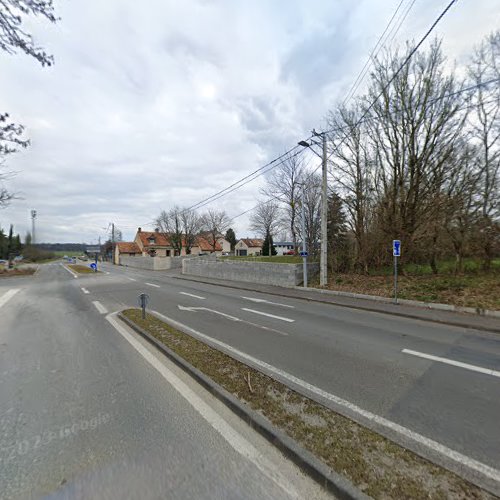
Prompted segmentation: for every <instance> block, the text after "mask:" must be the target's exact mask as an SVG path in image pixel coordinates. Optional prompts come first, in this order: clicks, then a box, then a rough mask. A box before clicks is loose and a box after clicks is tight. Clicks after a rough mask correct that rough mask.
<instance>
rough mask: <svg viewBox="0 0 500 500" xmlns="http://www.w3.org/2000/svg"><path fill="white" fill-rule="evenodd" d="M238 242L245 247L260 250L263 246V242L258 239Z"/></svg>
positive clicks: (245, 239) (243, 239)
mask: <svg viewBox="0 0 500 500" xmlns="http://www.w3.org/2000/svg"><path fill="white" fill-rule="evenodd" d="M240 241H242V242H243V243H245V245H246V246H247V247H253V248H262V246H263V245H264V240H261V239H260V238H242V239H241V240H240Z"/></svg>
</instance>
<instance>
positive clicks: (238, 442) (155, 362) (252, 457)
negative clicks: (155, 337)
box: [106, 313, 300, 499]
mask: <svg viewBox="0 0 500 500" xmlns="http://www.w3.org/2000/svg"><path fill="white" fill-rule="evenodd" d="M115 314H116V313H112V314H109V315H108V316H106V319H107V320H108V321H109V322H110V323H111V325H112V326H113V327H114V328H115V329H116V330H117V331H118V332H119V333H120V334H121V335H122V336H123V338H124V339H125V340H127V341H128V342H129V343H130V344H131V346H132V347H133V348H134V349H135V350H136V351H137V352H138V353H139V354H140V355H141V356H142V357H143V358H144V359H145V360H146V361H148V363H150V364H151V366H153V368H155V369H156V370H157V371H158V372H159V373H160V375H161V376H162V377H163V378H164V379H165V380H166V381H167V382H168V383H169V384H170V385H171V386H172V387H173V388H174V389H175V390H176V391H177V392H178V393H179V394H180V395H181V396H182V397H183V398H184V399H185V400H186V401H187V402H188V403H189V404H190V405H191V406H192V407H193V408H194V410H196V411H197V412H198V413H199V414H200V415H201V417H202V418H203V419H204V420H205V421H206V422H208V424H210V425H211V426H212V427H213V428H214V429H215V430H216V431H217V432H218V433H219V434H220V435H221V436H222V438H223V439H225V440H226V441H227V442H228V443H229V445H230V446H231V447H232V448H234V449H235V450H236V451H237V452H238V453H239V454H240V455H242V456H243V457H245V458H246V459H247V460H249V461H251V462H252V463H253V464H254V465H255V466H256V467H257V468H258V469H259V470H260V471H261V472H262V473H263V474H264V475H265V476H266V477H268V478H269V479H271V480H272V481H273V482H274V483H276V484H277V485H278V486H279V487H280V488H281V489H283V490H284V491H285V492H286V493H287V494H288V495H289V496H291V497H292V498H296V499H298V498H300V496H299V494H298V492H297V491H296V490H295V488H294V487H293V486H292V485H291V484H290V482H289V480H288V479H286V478H285V477H284V476H283V475H282V473H281V472H280V471H279V470H278V468H277V467H276V465H275V464H273V463H272V462H271V461H270V460H269V459H268V458H267V457H265V456H264V455H263V454H262V453H260V452H259V451H258V450H257V448H255V446H254V445H253V444H252V443H250V441H248V440H247V439H246V438H245V437H244V436H242V435H241V434H240V433H239V432H238V431H236V429H234V428H233V427H231V425H229V424H228V423H227V422H226V420H224V419H223V418H222V417H221V416H220V415H219V414H218V413H217V412H216V411H215V410H214V409H213V408H211V407H210V406H209V405H208V404H207V403H205V401H203V400H202V399H201V398H200V397H199V396H198V395H197V394H196V393H195V392H194V391H193V390H192V389H190V388H189V387H188V386H187V385H186V384H185V383H184V382H183V381H182V380H181V379H180V378H178V377H177V375H175V374H174V373H173V372H172V371H170V370H169V369H168V368H167V367H166V366H165V365H164V364H163V363H162V362H161V361H160V360H159V359H158V358H157V357H156V356H154V355H153V354H152V353H151V352H150V351H149V350H148V349H146V348H145V347H144V346H143V345H142V344H141V343H140V342H139V341H138V340H137V339H135V338H134V337H133V336H132V334H131V333H129V332H128V331H127V330H126V329H125V327H124V326H122V325H121V324H120V323H118V321H117V320H116V319H115Z"/></svg>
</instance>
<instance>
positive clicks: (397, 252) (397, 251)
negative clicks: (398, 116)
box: [392, 240, 401, 257]
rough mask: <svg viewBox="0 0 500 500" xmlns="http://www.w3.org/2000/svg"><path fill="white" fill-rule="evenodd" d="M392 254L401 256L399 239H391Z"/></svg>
mask: <svg viewBox="0 0 500 500" xmlns="http://www.w3.org/2000/svg"><path fill="white" fill-rule="evenodd" d="M392 255H394V257H401V240H392Z"/></svg>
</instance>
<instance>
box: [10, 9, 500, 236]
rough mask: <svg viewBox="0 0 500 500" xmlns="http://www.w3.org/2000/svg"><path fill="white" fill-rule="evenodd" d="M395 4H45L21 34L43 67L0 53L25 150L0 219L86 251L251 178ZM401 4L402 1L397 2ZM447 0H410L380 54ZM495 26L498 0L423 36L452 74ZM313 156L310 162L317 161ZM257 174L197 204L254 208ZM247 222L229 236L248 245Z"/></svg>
mask: <svg viewBox="0 0 500 500" xmlns="http://www.w3.org/2000/svg"><path fill="white" fill-rule="evenodd" d="M399 2H400V0H364V1H363V0H359V1H352V0H336V1H331V0H307V1H306V0H302V1H300V0H275V1H269V0H268V1H264V0H252V1H243V0H225V1H223V0H221V1H217V0H182V1H180V0H177V1H176V0H143V1H140V2H139V1H137V0H105V1H103V0H84V1H82V0H80V1H75V0H73V1H62V0H60V1H57V0H56V7H57V11H58V14H59V16H60V17H61V21H60V22H59V23H58V24H57V25H48V24H47V23H45V22H42V21H38V20H35V21H33V22H30V23H29V25H28V27H29V29H30V30H32V31H33V33H35V36H36V41H37V42H38V43H39V44H40V45H42V46H43V47H44V48H46V49H47V51H49V52H51V53H52V54H54V57H55V60H56V64H55V65H54V66H53V67H51V68H41V67H40V65H39V64H38V63H37V62H36V61H35V60H34V59H31V58H29V57H28V56H25V55H23V54H18V55H15V56H11V55H8V54H6V53H0V75H1V77H0V110H1V111H7V112H9V113H10V115H11V117H12V118H13V119H14V120H15V121H17V122H19V123H23V124H24V125H25V126H26V128H27V136H28V137H29V138H30V139H31V143H32V144H31V147H30V148H28V149H27V150H25V151H22V152H20V153H18V154H16V155H12V156H11V157H9V158H8V166H9V168H10V169H11V170H15V171H17V172H18V174H17V176H16V178H15V179H14V180H13V181H11V182H10V183H9V188H10V189H11V190H14V191H18V192H21V193H22V197H23V199H21V200H17V201H15V202H14V203H13V204H12V205H11V206H10V207H9V208H7V209H5V210H2V211H0V225H1V226H2V227H4V228H8V224H9V223H10V222H12V223H14V224H15V230H16V231H18V232H20V233H21V234H22V235H24V234H25V232H26V231H27V230H28V229H29V227H30V219H29V213H30V209H32V208H35V209H36V210H37V211H38V219H37V241H38V242H41V241H45V242H88V243H90V242H95V241H97V238H98V237H99V236H101V237H102V238H103V239H104V238H105V236H106V234H105V233H106V228H107V226H108V223H110V222H115V223H116V225H117V226H118V227H119V228H120V229H122V231H123V233H124V238H125V239H127V240H130V239H132V238H133V235H134V234H135V230H136V228H137V226H142V227H143V228H145V229H146V228H149V229H150V230H151V229H152V227H153V226H152V225H148V224H151V221H152V219H153V218H154V217H155V216H156V215H158V213H159V212H160V211H161V210H162V209H168V208H169V207H171V206H172V205H174V204H178V205H181V206H189V205H191V204H194V203H196V202H197V201H199V200H201V199H203V198H205V197H206V196H209V195H211V194H212V193H214V192H216V191H218V190H219V189H222V188H224V187H225V186H227V185H229V184H231V183H232V182H234V181H235V180H237V179H239V178H240V177H243V176H244V175H246V174H247V173H249V172H251V171H253V170H255V169H257V168H258V167H259V166H261V165H263V164H264V163H266V162H267V161H269V160H272V159H273V158H274V157H276V156H278V155H280V154H281V153H283V151H285V150H286V149H288V148H290V147H291V146H293V145H295V144H296V143H297V141H298V140H300V139H303V138H305V137H306V136H308V135H309V132H310V130H311V129H312V128H313V127H316V128H317V129H321V127H322V124H323V118H324V116H325V114H326V112H327V111H328V109H330V108H332V107H334V106H335V104H336V103H338V102H339V101H341V100H342V99H343V97H344V96H345V94H346V92H347V91H348V89H349V87H350V85H351V84H352V82H353V81H354V79H355V78H356V76H357V74H358V72H359V71H360V70H361V68H362V67H363V64H364V63H365V60H366V58H367V56H368V54H369V53H370V50H371V49H372V47H373V46H374V44H375V43H376V41H377V39H378V37H379V36H380V34H381V33H382V31H383V30H384V27H385V25H386V23H387V22H388V20H389V19H390V17H391V16H392V14H393V12H394V11H395V9H396V7H397V5H398V4H399ZM410 3H411V0H404V4H403V5H409V4H410ZM447 3H448V1H437V0H417V1H416V2H415V4H414V6H413V8H412V10H411V12H410V14H409V16H408V18H407V19H406V21H405V23H404V24H403V25H402V27H401V29H400V31H399V33H398V35H397V37H396V38H395V40H394V42H393V45H394V44H396V43H403V42H404V40H406V39H411V38H414V39H418V38H419V37H420V36H421V35H422V34H423V33H424V32H425V31H426V30H427V28H428V27H429V26H430V25H431V23H432V22H433V20H434V19H435V18H436V17H437V15H438V14H439V12H440V11H441V10H442V9H443V8H444V6H445V5H446V4H447ZM499 26H500V2H499V1H498V0H474V1H472V0H459V2H458V3H457V4H456V5H455V6H454V7H453V8H452V10H451V11H450V12H449V14H448V15H447V16H446V17H445V18H444V19H443V21H442V23H441V24H440V25H439V27H438V29H437V30H436V31H435V33H436V35H437V36H439V37H442V38H443V44H444V50H445V52H446V54H447V55H448V57H449V58H450V59H451V60H452V61H453V60H456V61H457V63H458V64H463V62H464V61H466V59H467V57H468V56H469V55H470V53H471V51H472V48H473V46H474V45H475V44H477V43H478V42H479V41H480V40H481V39H482V37H484V36H485V35H486V34H487V33H489V32H491V31H492V30H493V29H496V28H498V27H499ZM314 161H316V160H314ZM261 182H262V180H259V181H256V182H254V183H251V184H249V185H248V186H246V187H245V188H243V189H241V190H239V191H236V192H234V193H232V194H230V195H228V196H227V197H224V198H222V199H221V200H218V201H216V202H214V203H213V204H212V205H210V206H211V207H213V208H222V209H224V210H226V212H227V213H228V214H229V215H230V216H234V215H237V214H239V213H241V212H243V211H244V210H246V209H249V208H250V207H252V206H253V205H255V203H256V201H257V199H258V191H259V186H260V185H261ZM247 222H248V219H247V217H240V218H238V219H236V220H235V221H234V224H233V227H234V228H235V230H236V233H237V236H241V237H245V236H251V235H252V233H251V232H250V231H248V228H247Z"/></svg>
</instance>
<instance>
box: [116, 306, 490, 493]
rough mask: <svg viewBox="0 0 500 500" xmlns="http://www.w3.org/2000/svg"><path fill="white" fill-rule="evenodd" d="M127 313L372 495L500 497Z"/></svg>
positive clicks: (135, 313)
mask: <svg viewBox="0 0 500 500" xmlns="http://www.w3.org/2000/svg"><path fill="white" fill-rule="evenodd" d="M123 314H124V315H125V316H126V317H127V318H128V319H130V320H132V321H133V322H134V323H136V324H137V325H138V326H140V327H141V328H143V329H144V330H146V331H148V332H149V333H150V334H151V335H152V336H154V337H155V338H156V339H158V340H159V341H160V342H162V343H163V344H165V345H166V346H167V347H169V348H170V349H172V350H173V351H174V352H176V353H177V354H178V355H180V356H181V357H183V358H184V359H185V360H186V361H188V362H189V363H191V364H192V365H193V366H195V367H196V368H198V369H199V370H200V371H202V372H203V373H204V374H205V375H207V376H208V377H210V378H212V379H213V380H214V381H215V382H217V383H218V384H219V385H221V386H222V387H224V388H225V389H226V390H227V391H229V392H230V393H232V394H233V395H234V396H236V397H237V398H239V399H240V400H241V401H242V402H244V403H245V404H247V405H249V406H250V407H251V408H252V409H253V410H255V411H257V412H258V413H260V414H261V415H263V416H265V417H266V418H267V419H268V420H269V421H270V422H271V423H272V424H274V425H275V426H276V427H278V428H279V429H281V430H282V431H283V432H285V433H286V434H288V436H290V437H291V438H292V439H294V440H295V441H297V442H298V443H299V444H300V445H302V446H303V447H304V448H305V449H307V450H309V451H310V452H312V453H313V454H314V455H315V456H316V457H317V458H318V459H320V460H321V461H323V462H324V463H325V464H326V465H328V466H329V467H330V468H332V469H333V470H335V471H337V472H338V473H340V474H342V475H344V476H346V477H347V478H348V479H350V480H351V481H352V482H353V483H354V484H355V485H356V486H357V487H358V488H360V489H361V490H362V491H363V492H364V493H366V494H367V495H370V496H372V497H374V498H384V499H401V498H414V499H444V498H452V499H470V498H477V499H479V498H480V499H490V498H494V497H493V496H491V495H490V494H488V493H487V492H485V491H483V490H481V489H479V488H477V487H476V486H474V485H471V484H470V483H468V482H466V481H465V480H463V479H462V478H460V477H459V476H457V475H455V474H453V473H451V472H448V471H446V470H445V469H443V468H441V467H438V466H436V465H433V464H431V463H430V462H428V461H426V460H424V459H422V458H420V457H419V456H417V455H415V454H414V453H412V452H409V451H407V450H405V449H404V448H402V447H400V446H398V445H396V444H394V443H392V442H391V441H389V440H387V439H385V438H383V437H382V436H379V435H378V434H376V433H374V432H372V431H370V430H368V429H366V428H364V427H362V426H360V425H358V424H357V423H355V422H353V421H351V420H349V419H347V418H345V417H343V416H341V415H339V414H337V413H335V412H333V411H331V410H329V409H328V408H326V407H324V406H322V405H320V404H319V403H316V402H314V401H312V400H310V399H308V398H306V397H304V396H302V395H300V394H298V393H296V392H295V391H292V390H290V389H289V388H288V387H286V386H285V385H283V384H281V383H279V382H277V381H275V380H273V379H272V378H270V377H268V376H267V375H264V374H263V373H261V372H259V371H257V370H254V369H253V368H250V367H249V366H247V365H245V364H244V363H241V362H239V361H237V360H235V359H233V358H231V357H230V356H228V355H226V354H224V353H222V352H220V351H218V350H216V349H214V348H212V347H210V346H208V345H207V344H205V343H203V342H201V341H199V340H197V339H195V338H193V337H191V336H190V335H187V334H185V333H183V332H180V331H178V330H176V329H175V328H173V327H171V326H170V325H168V324H167V323H165V322H163V321H161V320H159V319H158V318H156V317H155V316H153V315H151V314H148V315H147V317H146V319H145V320H143V319H142V318H141V312H140V310H139V309H128V310H126V311H124V312H123Z"/></svg>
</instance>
